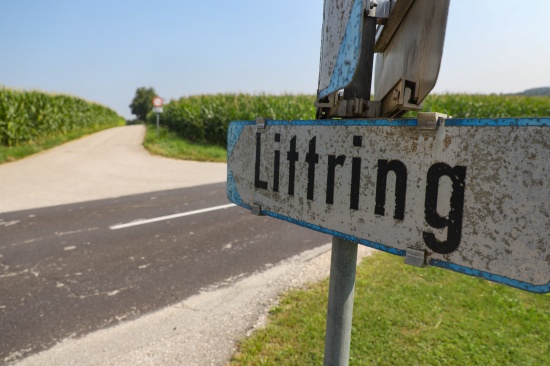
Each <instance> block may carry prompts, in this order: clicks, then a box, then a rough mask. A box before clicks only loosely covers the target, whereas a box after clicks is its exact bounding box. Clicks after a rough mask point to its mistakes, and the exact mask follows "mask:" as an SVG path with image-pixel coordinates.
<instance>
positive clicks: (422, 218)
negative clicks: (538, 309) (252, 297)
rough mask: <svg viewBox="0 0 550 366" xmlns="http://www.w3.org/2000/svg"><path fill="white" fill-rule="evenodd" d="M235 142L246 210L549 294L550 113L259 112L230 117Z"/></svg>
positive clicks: (232, 177) (236, 175)
mask: <svg viewBox="0 0 550 366" xmlns="http://www.w3.org/2000/svg"><path fill="white" fill-rule="evenodd" d="M227 145H228V173H227V195H228V198H229V200H230V201H231V202H233V203H235V204H237V205H239V206H242V207H244V208H247V209H250V210H252V211H253V212H256V213H258V214H263V215H268V216H272V217H275V218H278V219H281V220H285V221H288V222H291V223H294V224H298V225H301V226H303V227H306V228H309V229H313V230H317V231H320V232H324V233H327V234H331V235H334V236H337V237H340V238H343V239H346V240H349V241H353V242H357V243H360V244H363V245H366V246H369V247H372V248H376V249H379V250H383V251H386V252H389V253H393V254H397V255H401V256H405V257H406V261H407V262H408V263H414V264H416V265H432V266H436V267H441V268H446V269H451V270H454V271H457V272H461V273H465V274H469V275H473V276H478V277H482V278H485V279H488V280H491V281H495V282H499V283H503V284H506V285H509V286H513V287H517V288H520V289H523V290H527V291H531V292H536V293H547V292H550V243H549V241H548V235H549V233H550V160H549V158H550V118H534V119H530V118H525V119H517V118H511V119H446V120H445V119H439V120H438V122H437V123H434V124H433V125H431V126H427V125H425V124H423V123H421V124H419V123H418V120H416V119H398V120H389V119H364V120H315V121H302V120H301V121H277V120H262V119H259V120H258V122H252V121H237V122H233V123H231V124H230V126H229V131H228V140H227Z"/></svg>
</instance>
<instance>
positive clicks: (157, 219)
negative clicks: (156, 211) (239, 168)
mask: <svg viewBox="0 0 550 366" xmlns="http://www.w3.org/2000/svg"><path fill="white" fill-rule="evenodd" d="M235 206H236V205H235V204H234V203H230V204H227V205H221V206H215V207H208V208H203V209H200V210H195V211H188V212H182V213H179V214H174V215H168V216H161V217H155V218H152V219H146V220H139V221H133V222H129V223H127V224H120V225H113V226H111V227H109V229H111V230H118V229H125V228H127V227H132V226H138V225H145V224H150V223H152V222H157V221H164V220H170V219H175V218H178V217H184V216H191V215H197V214H201V213H205V212H210V211H216V210H223V209H226V208H230V207H235Z"/></svg>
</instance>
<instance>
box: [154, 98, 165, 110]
mask: <svg viewBox="0 0 550 366" xmlns="http://www.w3.org/2000/svg"><path fill="white" fill-rule="evenodd" d="M163 104H164V103H163V101H162V98H161V97H154V98H153V107H157V108H159V107H162V105H163Z"/></svg>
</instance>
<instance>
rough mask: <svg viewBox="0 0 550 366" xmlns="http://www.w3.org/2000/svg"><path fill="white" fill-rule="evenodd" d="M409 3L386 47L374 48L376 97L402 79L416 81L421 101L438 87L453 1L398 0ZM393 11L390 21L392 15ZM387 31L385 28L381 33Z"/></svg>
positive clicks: (384, 94)
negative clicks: (448, 19) (450, 6)
mask: <svg viewBox="0 0 550 366" xmlns="http://www.w3.org/2000/svg"><path fill="white" fill-rule="evenodd" d="M400 2H402V4H405V3H406V5H408V7H407V11H406V14H405V15H404V16H403V18H402V19H401V20H400V23H399V25H398V28H397V30H396V31H395V33H393V34H392V37H391V40H390V41H389V43H388V44H387V45H385V46H384V47H383V49H379V43H380V42H379V41H380V40H381V38H384V37H379V38H378V39H377V44H376V47H375V50H376V52H380V53H377V54H376V63H375V65H376V67H375V75H374V80H375V84H374V100H382V98H384V96H386V95H387V94H388V93H389V92H390V91H391V90H392V88H393V87H394V86H395V85H396V84H397V83H398V82H399V80H401V79H406V80H409V81H411V82H415V83H417V86H416V88H417V89H418V90H417V94H418V100H417V101H415V102H416V103H417V104H420V103H421V102H422V101H423V100H424V98H426V96H427V95H428V94H429V93H430V91H431V90H432V89H433V87H434V86H435V83H436V81H437V77H438V75H439V68H440V64H441V57H442V55H443V44H444V41H445V30H446V28H447V16H448V13H449V3H450V0H437V1H434V0H415V1H410V0H408V1H406V2H405V1H401V0H400V1H398V2H397V5H396V9H397V8H398V5H400ZM396 9H394V11H395V12H396V13H395V14H391V13H390V18H389V19H388V22H390V21H391V20H392V16H398V15H401V14H397V11H396ZM383 32H384V30H383V31H382V33H383Z"/></svg>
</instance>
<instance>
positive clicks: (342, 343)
mask: <svg viewBox="0 0 550 366" xmlns="http://www.w3.org/2000/svg"><path fill="white" fill-rule="evenodd" d="M356 267H357V243H354V242H351V241H348V240H345V239H341V238H337V237H335V236H334V237H333V238H332V258H331V261H330V283H329V291H328V311H327V325H326V336H325V363H324V365H325V366H347V365H348V362H349V349H350V342H351V323H352V318H353V298H354V292H355V270H356Z"/></svg>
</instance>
